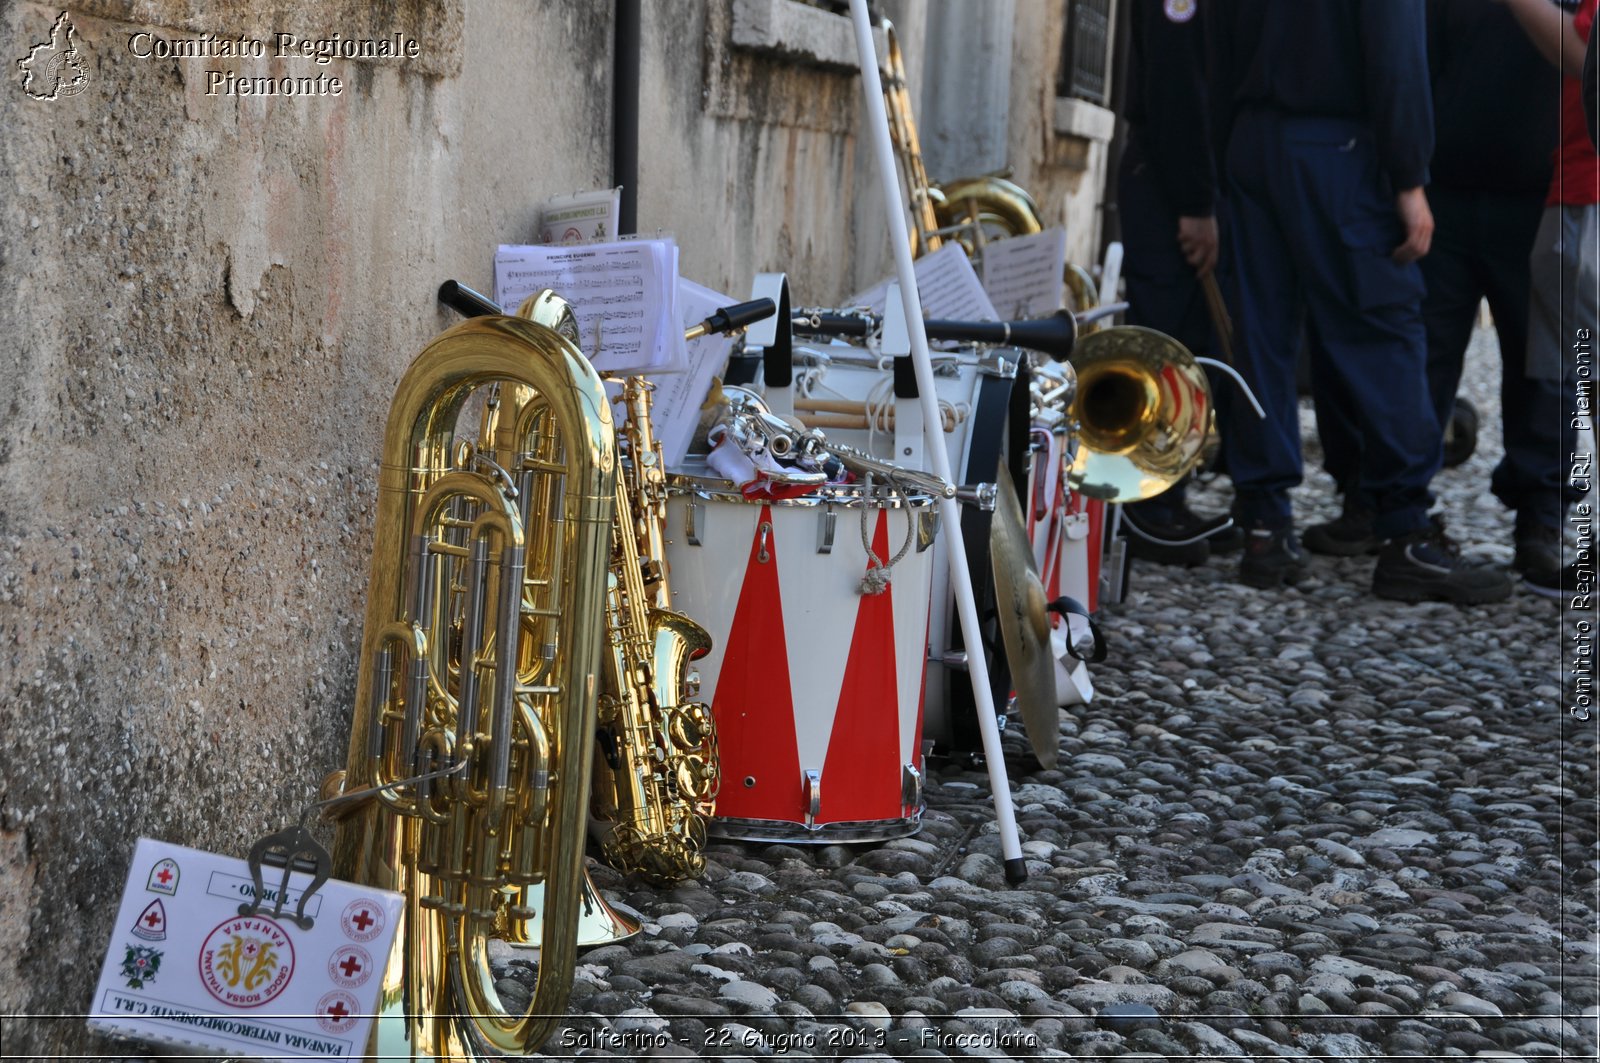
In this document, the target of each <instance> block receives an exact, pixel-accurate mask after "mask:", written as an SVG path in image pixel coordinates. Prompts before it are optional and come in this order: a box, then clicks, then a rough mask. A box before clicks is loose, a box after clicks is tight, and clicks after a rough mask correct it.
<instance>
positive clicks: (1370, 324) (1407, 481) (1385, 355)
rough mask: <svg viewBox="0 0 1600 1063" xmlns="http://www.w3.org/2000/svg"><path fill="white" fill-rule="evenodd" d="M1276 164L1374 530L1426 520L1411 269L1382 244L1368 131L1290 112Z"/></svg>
mask: <svg viewBox="0 0 1600 1063" xmlns="http://www.w3.org/2000/svg"><path fill="white" fill-rule="evenodd" d="M1292 128H1293V130H1294V133H1293V135H1292V136H1291V138H1290V141H1289V144H1288V164H1287V165H1286V166H1284V167H1283V168H1282V171H1281V174H1282V176H1281V180H1282V182H1283V184H1284V189H1285V190H1284V198H1285V200H1286V201H1290V202H1298V203H1299V204H1301V209H1300V210H1298V211H1296V212H1294V213H1293V214H1292V215H1290V217H1292V222H1293V231H1292V233H1291V240H1292V244H1293V246H1294V248H1295V249H1296V252H1297V254H1298V255H1299V257H1300V263H1299V269H1300V271H1301V273H1302V275H1303V276H1304V278H1305V286H1306V304H1307V308H1308V310H1309V312H1310V314H1311V319H1312V322H1313V323H1314V326H1315V328H1316V330H1317V334H1318V336H1319V337H1320V338H1321V341H1322V346H1323V348H1324V349H1325V350H1326V351H1327V354H1328V358H1327V366H1328V368H1329V370H1330V372H1332V373H1333V374H1335V375H1337V376H1338V378H1339V379H1340V380H1341V381H1342V382H1343V384H1344V387H1345V389H1346V391H1347V392H1348V393H1349V395H1350V396H1351V398H1352V399H1353V400H1354V401H1353V403H1352V404H1351V411H1352V414H1353V416H1354V418H1355V421H1356V424H1357V426H1358V428H1359V431H1360V436H1361V441H1362V448H1361V466H1360V479H1361V485H1362V489H1363V490H1364V491H1366V492H1368V493H1369V494H1370V495H1371V496H1372V498H1373V500H1374V503H1375V505H1376V508H1377V518H1376V522H1375V524H1374V530H1375V531H1376V533H1377V534H1378V535H1380V536H1381V537H1383V538H1389V537H1392V536H1396V535H1403V534H1405V533H1407V532H1410V531H1414V530H1417V529H1420V528H1423V527H1426V526H1427V525H1428V516H1427V513H1428V505H1429V503H1430V502H1431V498H1430V496H1429V494H1428V481H1429V480H1430V479H1431V478H1432V476H1433V474H1434V472H1436V471H1437V470H1438V467H1439V458H1440V439H1441V433H1440V430H1439V422H1438V418H1437V417H1436V416H1435V414H1434V412H1433V405H1432V403H1431V401H1430V399H1429V392H1428V385H1427V375H1426V368H1427V339H1426V333H1425V331H1424V329H1423V324H1422V295H1423V285H1422V274H1421V270H1420V269H1418V268H1417V266H1416V265H1415V264H1411V265H1400V264H1399V263H1396V262H1395V261H1394V259H1393V258H1392V257H1391V254H1390V253H1391V252H1392V251H1393V249H1394V248H1395V247H1396V246H1398V245H1399V244H1400V242H1401V240H1402V239H1403V232H1402V229H1401V225H1400V220H1399V217H1398V215H1397V214H1396V211H1395V207H1394V203H1393V199H1392V196H1390V195H1389V194H1388V193H1387V192H1386V191H1385V190H1384V188H1383V187H1382V182H1381V178H1379V176H1378V174H1379V170H1378V167H1377V162H1376V153H1375V149H1374V147H1373V144H1372V139H1371V136H1370V134H1369V133H1367V131H1366V130H1365V129H1364V128H1362V127H1361V126H1360V125H1359V124H1357V123H1352V122H1345V121H1339V120H1331V119H1299V120H1296V121H1295V122H1294V123H1293V125H1292Z"/></svg>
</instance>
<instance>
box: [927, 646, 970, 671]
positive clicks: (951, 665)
mask: <svg viewBox="0 0 1600 1063" xmlns="http://www.w3.org/2000/svg"><path fill="white" fill-rule="evenodd" d="M928 660H929V662H930V663H932V664H942V665H944V666H945V667H946V668H948V669H950V670H951V671H952V672H965V671H966V670H967V654H966V651H964V650H946V651H945V652H943V653H930V654H928Z"/></svg>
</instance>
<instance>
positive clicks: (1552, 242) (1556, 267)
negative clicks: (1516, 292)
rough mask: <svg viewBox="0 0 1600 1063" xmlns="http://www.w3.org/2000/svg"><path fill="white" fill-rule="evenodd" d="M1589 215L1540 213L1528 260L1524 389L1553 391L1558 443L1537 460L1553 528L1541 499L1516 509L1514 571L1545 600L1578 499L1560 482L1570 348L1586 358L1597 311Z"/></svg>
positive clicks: (1572, 439) (1563, 210) (1570, 389)
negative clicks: (1551, 477) (1551, 478)
mask: <svg viewBox="0 0 1600 1063" xmlns="http://www.w3.org/2000/svg"><path fill="white" fill-rule="evenodd" d="M1597 213H1600V208H1596V207H1594V206H1592V205H1591V206H1556V207H1546V208H1545V209H1544V213H1543V215H1542V217H1541V219H1540V223H1539V229H1538V232H1537V235H1536V236H1535V237H1534V244H1533V253H1532V255H1531V256H1530V258H1529V276H1530V286H1529V294H1528V309H1529V316H1528V348H1527V352H1526V367H1527V380H1526V381H1525V384H1526V385H1527V386H1529V387H1532V388H1534V389H1536V391H1540V392H1545V393H1548V392H1549V391H1550V390H1554V391H1555V393H1556V395H1557V400H1556V401H1557V405H1556V407H1555V408H1556V409H1557V410H1559V411H1560V412H1559V420H1558V421H1557V424H1558V425H1559V426H1560V432H1561V439H1560V441H1559V443H1558V445H1557V447H1556V449H1555V450H1554V452H1553V454H1552V453H1547V454H1546V455H1545V458H1546V460H1547V461H1549V460H1552V459H1553V460H1554V461H1555V462H1557V468H1558V470H1559V474H1560V476H1561V485H1560V487H1561V494H1560V495H1558V496H1557V498H1556V500H1555V514H1556V516H1555V524H1556V526H1555V527H1553V528H1552V527H1551V526H1550V525H1549V524H1547V523H1546V521H1547V520H1548V518H1549V516H1550V510H1551V503H1550V499H1549V496H1548V494H1543V495H1542V501H1539V502H1533V503H1531V504H1530V503H1528V502H1524V503H1523V504H1522V505H1519V508H1518V511H1517V518H1518V519H1517V523H1518V529H1517V530H1518V543H1517V546H1518V549H1517V558H1516V561H1515V562H1514V567H1515V568H1517V569H1518V570H1520V571H1521V572H1522V574H1523V584H1524V585H1525V586H1526V587H1528V588H1529V589H1531V590H1533V591H1534V592H1536V593H1539V594H1543V595H1546V596H1549V597H1557V596H1559V595H1560V593H1561V584H1562V578H1563V577H1562V574H1563V571H1564V570H1565V566H1564V565H1563V564H1562V561H1563V560H1564V559H1563V558H1562V555H1561V549H1560V532H1559V524H1560V521H1561V519H1562V516H1563V515H1564V512H1565V508H1566V504H1567V503H1568V502H1571V501H1576V500H1577V499H1578V498H1579V497H1581V493H1580V492H1579V491H1578V490H1577V489H1576V487H1575V486H1574V485H1573V484H1572V483H1571V482H1570V480H1568V479H1567V477H1568V473H1569V468H1568V463H1569V462H1570V460H1571V455H1572V453H1573V451H1574V450H1575V449H1576V447H1577V445H1578V442H1577V438H1576V432H1575V430H1574V428H1573V426H1572V421H1573V402H1574V398H1575V396H1576V393H1577V392H1576V376H1575V357H1574V354H1573V347H1574V345H1575V344H1577V343H1580V342H1583V341H1584V340H1585V339H1587V341H1588V342H1589V343H1590V344H1591V347H1590V350H1591V355H1590V357H1591V358H1592V357H1593V355H1592V349H1593V348H1592V344H1593V342H1594V335H1593V334H1594V329H1595V321H1596V312H1597V307H1596V302H1597V299H1596V289H1597V280H1596V261H1595V260H1596V256H1597V254H1600V249H1597V248H1596V239H1597V233H1596V229H1597V226H1596V216H1597ZM1584 331H1587V336H1585V335H1584V334H1583V332H1584ZM1507 369H1508V372H1509V371H1510V370H1511V369H1512V365H1511V363H1510V362H1508V363H1507ZM1496 471H1497V472H1498V470H1496ZM1497 493H1498V491H1497ZM1508 496H1509V493H1508V495H1501V496H1500V497H1501V499H1502V501H1507V504H1510V502H1509V500H1508ZM1535 497H1539V496H1535ZM1521 501H1522V500H1521V499H1519V502H1521ZM1534 506H1537V508H1536V509H1535V508H1533V507H1534ZM1525 513H1526V514H1527V517H1526V519H1525V517H1524V514H1525ZM1552 564H1553V565H1554V566H1555V567H1554V568H1552V567H1551V566H1552Z"/></svg>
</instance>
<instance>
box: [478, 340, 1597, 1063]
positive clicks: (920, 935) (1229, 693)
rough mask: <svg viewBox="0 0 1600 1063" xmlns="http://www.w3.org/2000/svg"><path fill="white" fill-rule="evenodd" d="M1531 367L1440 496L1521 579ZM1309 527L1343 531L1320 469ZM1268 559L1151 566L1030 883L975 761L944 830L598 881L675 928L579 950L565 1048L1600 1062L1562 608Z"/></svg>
mask: <svg viewBox="0 0 1600 1063" xmlns="http://www.w3.org/2000/svg"><path fill="white" fill-rule="evenodd" d="M1497 372H1498V361H1497V358H1496V355H1495V352H1494V345H1493V340H1492V337H1490V336H1488V335H1487V334H1482V335H1480V336H1479V337H1478V339H1477V341H1476V345H1475V347H1474V351H1473V355H1472V357H1471V359H1470V361H1469V369H1468V379H1467V390H1468V392H1469V393H1470V394H1472V395H1473V396H1474V397H1475V398H1476V399H1477V401H1478V405H1479V408H1480V409H1481V410H1483V411H1484V413H1485V417H1484V424H1483V433H1482V438H1481V442H1480V446H1479V450H1478V453H1477V455H1476V456H1475V457H1474V458H1473V459H1472V460H1471V461H1470V462H1469V463H1467V464H1466V465H1465V466H1463V467H1461V468H1459V469H1455V470H1450V471H1447V472H1445V473H1443V474H1442V475H1441V477H1440V479H1439V481H1438V482H1437V486H1438V488H1439V490H1440V494H1441V498H1442V506H1443V510H1444V512H1445V513H1446V514H1447V515H1448V517H1449V518H1450V522H1451V527H1452V529H1453V531H1454V532H1455V533H1456V535H1457V537H1458V538H1460V539H1462V540H1463V541H1464V542H1466V543H1468V544H1480V545H1479V546H1477V547H1475V549H1476V550H1477V551H1478V552H1479V553H1480V554H1482V555H1484V556H1487V557H1491V558H1495V559H1498V560H1501V561H1509V559H1510V555H1511V549H1510V528H1511V523H1510V516H1509V515H1508V514H1506V513H1504V512H1503V511H1502V510H1501V508H1500V506H1499V504H1498V503H1497V502H1496V501H1495V500H1494V499H1493V497H1492V496H1491V495H1490V494H1489V493H1488V488H1487V485H1488V479H1489V470H1490V469H1491V468H1492V467H1493V463H1494V461H1495V460H1496V458H1497V456H1498V452H1499V438H1498V432H1499V421H1498V412H1497V408H1496V407H1497V404H1496V403H1495V401H1494V398H1493V390H1494V387H1495V386H1496V385H1495V381H1496V379H1497V378H1496V374H1497ZM1307 427H1308V428H1309V416H1308V417H1307ZM1310 457H1311V459H1312V460H1311V461H1308V469H1311V467H1312V466H1314V463H1315V457H1316V454H1315V449H1314V444H1312V446H1311V455H1310ZM1225 504H1226V497H1225V496H1224V495H1221V494H1219V493H1217V490H1216V489H1215V488H1210V489H1206V490H1204V491H1201V492H1199V493H1198V494H1197V497H1196V508H1201V509H1205V508H1207V507H1209V508H1210V509H1211V510H1212V511H1215V510H1216V509H1218V508H1221V507H1222V506H1224V505H1225ZM1296 506H1297V515H1298V517H1299V519H1300V522H1301V525H1302V526H1304V525H1305V524H1309V523H1312V522H1313V521H1315V520H1318V519H1323V518H1324V517H1325V516H1329V515H1332V514H1334V513H1335V512H1336V510H1337V503H1336V500H1335V499H1334V497H1333V495H1332V491H1331V486H1330V482H1329V480H1328V478H1327V477H1326V476H1325V475H1323V474H1322V473H1321V472H1320V470H1315V471H1308V476H1307V484H1306V486H1305V487H1303V488H1302V489H1301V490H1300V492H1299V495H1298V497H1297V499H1296ZM1469 552H1470V551H1469ZM1235 564H1236V561H1229V560H1226V559H1213V560H1212V561H1211V562H1210V563H1209V564H1208V565H1207V566H1205V567H1204V568H1200V569H1197V570H1165V569H1161V568H1158V567H1154V566H1148V565H1146V566H1141V567H1140V568H1139V569H1138V570H1137V571H1136V572H1135V574H1134V578H1133V591H1132V593H1131V595H1130V597H1129V600H1128V601H1127V602H1126V603H1125V604H1123V605H1121V606H1117V607H1112V608H1110V609H1109V610H1108V611H1107V615H1106V616H1105V619H1104V627H1105V630H1106V633H1107V638H1108V641H1109V642H1110V645H1111V655H1110V658H1109V659H1108V660H1107V661H1106V662H1105V663H1104V664H1102V665H1100V666H1098V667H1097V669H1096V671H1095V679H1096V683H1097V686H1098V697H1097V698H1096V699H1095V701H1094V703H1093V704H1092V705H1090V706H1087V707H1080V708H1078V709H1075V710H1072V711H1069V712H1065V713H1063V722H1062V754H1063V755H1062V757H1061V764H1060V769H1059V770H1056V771H1042V770H1039V769H1038V766H1037V764H1036V762H1034V761H1033V760H1032V758H1031V756H1027V755H1025V754H1024V752H1023V749H1024V744H1023V741H1022V739H1021V736H1020V735H1019V734H1017V733H1015V730H1014V729H1013V731H1011V732H1008V733H1007V735H1006V736H1005V744H1006V748H1007V762H1008V767H1009V768H1010V771H1011V779H1012V784H1013V786H1014V788H1015V793H1014V799H1015V802H1016V805H1017V809H1018V818H1019V822H1020V826H1021V830H1022V835H1023V839H1024V842H1025V845H1024V849H1025V853H1026V855H1027V857H1028V864H1029V869H1030V871H1031V875H1030V877H1029V879H1028V881H1027V882H1026V883H1025V884H1024V885H1023V886H1022V887H1021V888H1020V889H1011V888H1008V887H1007V886H1006V885H1005V883H1004V879H1003V875H1002V871H1001V865H1000V862H999V860H998V857H999V838H998V835H997V834H996V833H995V832H994V826H993V823H992V811H991V807H990V804H989V802H988V800H987V777H986V776H985V775H983V774H981V773H977V772H973V771H970V770H961V769H960V768H957V767H953V766H949V765H945V766H943V767H940V766H935V767H934V768H933V770H932V771H931V773H930V784H929V786H928V804H929V810H928V814H927V822H926V826H925V827H924V829H923V830H922V832H921V833H920V834H918V835H917V836H916V837H913V838H909V839H904V840H900V841H894V842H890V843H887V844H885V845H881V846H877V847H848V848H847V847H841V846H830V847H826V848H804V847H788V846H760V845H747V844H719V845H714V846H713V847H712V849H711V853H710V856H711V860H710V864H709V866H708V868H707V871H706V873H705V874H704V875H703V876H702V878H701V879H700V880H699V881H697V882H690V883H687V884H684V885H683V886H681V887H679V888H677V889H673V890H669V891H660V892H656V891H650V890H646V889H640V888H637V887H636V886H635V885H634V884H631V883H626V882H623V881H622V880H620V879H619V878H618V877H616V876H615V875H614V874H613V873H611V872H609V871H608V870H606V869H603V868H597V869H596V874H595V877H596V881H597V882H598V884H599V885H600V886H601V887H603V888H604V889H605V891H606V892H607V894H608V895H609V896H611V897H613V898H616V899H618V900H620V901H621V902H622V903H624V904H625V905H627V906H629V907H630V908H632V909H633V910H634V911H636V912H637V913H639V914H640V915H641V917H642V918H643V920H644V922H645V933H644V934H642V935H641V936H640V937H638V938H637V939H635V940H634V941H632V942H629V943H627V944H625V945H618V946H612V947H608V948H603V949H600V950H597V951H593V952H590V953H588V954H586V955H584V956H582V957H580V960H581V966H580V967H579V969H578V979H577V983H576V985H575V986H574V988H573V992H572V1010H573V1017H572V1018H571V1019H570V1020H569V1022H568V1024H567V1026H566V1027H565V1028H564V1029H563V1030H561V1031H558V1033H557V1034H556V1035H555V1036H554V1037H552V1039H551V1040H550V1041H549V1042H548V1043H547V1045H546V1054H547V1055H548V1056H552V1057H555V1056H569V1057H570V1056H573V1055H585V1056H588V1055H615V1056H619V1057H637V1056H722V1057H749V1058H759V1057H765V1056H776V1057H779V1058H833V1057H845V1056H848V1057H860V1058H933V1059H936V1058H943V1057H948V1058H967V1057H972V1056H978V1057H991V1058H1016V1059H1024V1058H1068V1057H1069V1056H1142V1057H1144V1058H1161V1057H1165V1058H1171V1059H1177V1058H1183V1059H1195V1058H1228V1057H1235V1058H1237V1057H1260V1058H1295V1057H1301V1058H1306V1057H1311V1058H1331V1059H1350V1060H1363V1059H1378V1058H1382V1057H1385V1056H1421V1057H1429V1058H1440V1057H1452V1056H1468V1057H1476V1056H1490V1057H1495V1058H1516V1057H1521V1058H1526V1059H1534V1058H1541V1057H1543V1058H1549V1057H1552V1056H1557V1055H1561V1054H1566V1055H1572V1056H1583V1055H1592V1053H1593V1052H1594V1050H1595V1041H1596V1026H1595V1024H1596V1003H1597V994H1596V971H1597V968H1596V934H1595V932H1596V903H1595V888H1596V882H1595V879H1596V870H1595V869H1596V850H1595V819H1596V801H1595V770H1594V768H1595V747H1594V744H1593V739H1594V730H1593V725H1592V724H1591V725H1589V730H1588V731H1587V732H1583V731H1578V730H1575V729H1574V727H1573V726H1572V725H1570V724H1569V723H1568V721H1567V720H1566V718H1565V713H1564V711H1563V708H1562V706H1561V698H1560V694H1561V691H1560V656H1559V652H1560V632H1559V627H1560V619H1559V613H1558V610H1557V607H1556V605H1555V603H1553V602H1550V601H1547V600H1544V599H1540V598H1537V597H1535V596H1533V595H1531V594H1527V593H1522V592H1519V593H1518V594H1517V595H1516V596H1515V597H1514V598H1513V599H1512V601H1511V602H1510V603H1509V604H1507V605H1505V606H1503V607H1493V608H1473V609H1462V608H1457V607H1454V606H1448V605H1417V606H1407V605H1400V604H1396V603H1389V602H1382V601H1379V600H1377V599H1375V598H1373V597H1372V596H1371V595H1370V594H1369V593H1368V589H1367V588H1368V580H1369V578H1370V569H1371V564H1372V562H1371V559H1350V560H1345V559H1330V558H1316V559H1314V563H1313V572H1314V575H1313V578H1311V579H1309V580H1308V581H1307V582H1305V583H1304V584H1302V585H1301V587H1300V588H1299V589H1297V590H1292V591H1282V592H1275V593H1266V592H1259V591H1253V590H1250V589H1248V588H1245V587H1243V586H1241V585H1239V584H1237V583H1236V582H1234V580H1233V574H1234V565H1235ZM509 973H510V974H511V975H513V976H514V975H517V974H522V973H525V972H520V971H518V970H516V969H515V968H512V969H511V971H510V972H509ZM501 988H502V990H503V991H505V992H506V994H507V996H508V997H516V996H517V995H518V988H519V987H518V986H517V979H516V978H515V977H508V978H505V979H503V980H502V981H501Z"/></svg>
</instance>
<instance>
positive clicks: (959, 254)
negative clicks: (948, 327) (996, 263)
mask: <svg viewBox="0 0 1600 1063" xmlns="http://www.w3.org/2000/svg"><path fill="white" fill-rule="evenodd" d="M912 269H913V270H914V271H915V272H916V275H917V294H918V295H919V296H920V297H921V299H922V316H923V317H925V318H931V319H935V320H941V321H999V320H1000V315H999V314H997V313H996V312H995V308H994V304H993V303H992V302H990V301H989V296H988V295H987V294H985V292H984V290H983V285H982V284H981V283H979V281H978V274H977V273H976V272H975V271H974V270H973V268H972V263H971V262H970V261H969V260H968V259H967V253H966V252H965V251H963V250H961V245H959V244H954V243H949V244H945V245H944V246H943V247H941V248H939V250H937V251H935V252H934V253H933V254H931V255H924V256H922V257H921V258H919V259H917V261H916V262H915V264H914V265H913V266H912ZM889 280H890V278H887V277H886V278H884V279H883V280H881V281H879V282H878V283H877V284H874V285H873V286H872V287H871V288H868V289H867V290H866V291H864V292H860V293H858V294H856V295H854V296H852V297H851V300H850V305H851V306H866V307H870V308H871V309H872V312H873V313H875V314H881V313H883V304H884V299H885V298H886V296H887V293H888V290H889Z"/></svg>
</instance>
